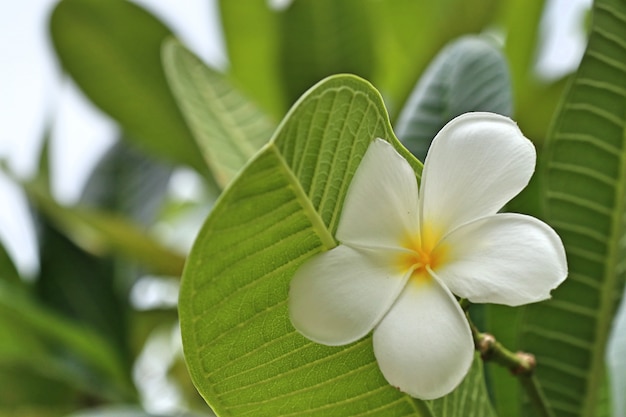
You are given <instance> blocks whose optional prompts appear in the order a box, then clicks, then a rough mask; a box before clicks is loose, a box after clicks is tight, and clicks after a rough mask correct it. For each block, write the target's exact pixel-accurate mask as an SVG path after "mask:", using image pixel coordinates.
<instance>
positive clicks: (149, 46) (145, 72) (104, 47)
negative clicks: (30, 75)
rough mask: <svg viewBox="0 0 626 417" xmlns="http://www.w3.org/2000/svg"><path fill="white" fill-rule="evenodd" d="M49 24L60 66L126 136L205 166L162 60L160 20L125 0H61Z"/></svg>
mask: <svg viewBox="0 0 626 417" xmlns="http://www.w3.org/2000/svg"><path fill="white" fill-rule="evenodd" d="M50 31H51V34H52V40H53V43H54V46H55V49H56V52H57V55H58V57H59V59H60V61H61V63H62V65H63V68H64V69H65V70H66V71H67V72H68V73H69V74H70V75H71V76H72V79H73V80H74V81H75V82H76V83H77V84H78V85H79V86H80V88H81V89H82V90H83V92H85V94H86V95H87V96H88V97H89V99H90V100H92V101H93V102H94V103H95V104H96V105H97V106H98V107H100V108H101V109H102V110H104V111H105V112H106V113H107V114H109V115H110V116H111V117H113V118H114V119H115V120H116V121H117V122H118V123H119V124H120V125H121V126H123V128H124V129H125V130H126V131H127V132H128V134H129V137H128V138H129V139H130V140H132V141H135V142H136V143H137V144H138V145H139V146H141V148H142V149H144V150H147V151H149V152H152V153H154V154H155V155H158V156H159V157H162V158H166V159H168V160H170V161H171V162H176V163H183V164H187V165H189V166H191V167H193V168H195V169H196V170H198V171H199V172H200V173H204V174H206V167H205V165H204V161H203V160H202V157H201V154H200V153H199V152H198V146H197V145H196V144H195V142H194V140H193V137H192V136H191V132H190V131H189V129H188V128H187V125H186V124H185V121H184V120H183V118H182V115H181V113H180V111H179V110H178V107H177V105H176V102H175V101H174V97H173V96H172V94H171V92H170V90H169V88H168V86H167V82H166V79H165V74H164V71H163V67H162V66H161V44H162V42H163V41H164V40H165V39H167V38H169V37H171V36H172V33H171V31H170V30H169V29H168V28H167V27H166V26H165V25H164V24H163V23H161V22H160V21H159V20H158V19H156V18H155V17H153V16H152V15H151V14H149V13H147V12H146V11H144V10H143V9H142V8H140V7H137V6H135V5H134V4H133V3H131V2H128V1H124V0H110V1H104V2H103V1H99V0H62V1H60V2H59V3H58V4H57V6H56V7H55V9H54V12H53V14H52V16H51V19H50Z"/></svg>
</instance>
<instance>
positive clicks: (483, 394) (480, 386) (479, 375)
mask: <svg viewBox="0 0 626 417" xmlns="http://www.w3.org/2000/svg"><path fill="white" fill-rule="evenodd" d="M431 408H432V412H433V415H434V416H436V417H459V416H464V417H472V416H473V417H495V413H494V411H493V408H492V407H491V402H490V401H489V396H488V395H487V388H486V386H485V380H484V375H483V361H482V360H481V359H480V355H479V354H478V353H476V354H475V355H474V362H473V363H472V368H471V369H470V371H469V373H468V375H467V376H466V377H465V379H464V380H463V382H462V383H461V385H459V387H458V388H456V389H455V390H454V391H453V392H452V393H451V394H448V395H446V396H445V397H443V398H440V399H438V400H434V401H431ZM507 417H510V416H508V415H507Z"/></svg>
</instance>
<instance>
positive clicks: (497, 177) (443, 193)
mask: <svg viewBox="0 0 626 417" xmlns="http://www.w3.org/2000/svg"><path fill="white" fill-rule="evenodd" d="M535 159H536V154H535V148H534V147H533V145H532V143H531V142H530V141H529V140H528V139H526V138H525V137H524V135H523V134H522V132H520V130H519V128H518V127H517V125H516V124H515V122H513V121H512V120H511V119H509V118H507V117H504V116H500V115H497V114H493V113H466V114H464V115H461V116H459V117H457V118H455V119H454V120H452V121H451V122H449V123H448V124H447V125H446V126H444V128H443V129H441V131H440V132H439V133H438V134H437V136H436V137H435V139H434V140H433V143H432V145H431V147H430V150H429V151H428V156H427V157H426V161H425V164H424V171H423V173H422V186H421V197H420V203H421V205H422V219H423V222H424V223H429V224H431V225H432V226H433V227H437V228H438V229H440V230H442V231H443V233H444V234H445V231H450V230H452V229H454V228H455V227H458V226H460V225H462V224H464V223H467V222H469V221H472V220H475V219H477V218H480V217H483V216H487V215H491V214H495V213H496V212H497V211H498V210H499V209H500V208H502V206H503V205H504V204H505V203H506V202H508V201H509V200H510V199H511V198H513V197H514V196H515V195H517V194H518V193H519V192H520V191H521V190H522V189H523V188H524V187H525V186H526V185H527V184H528V181H529V180H530V177H531V176H532V173H533V171H534V169H535Z"/></svg>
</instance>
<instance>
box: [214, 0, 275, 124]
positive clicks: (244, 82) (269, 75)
mask: <svg viewBox="0 0 626 417" xmlns="http://www.w3.org/2000/svg"><path fill="white" fill-rule="evenodd" d="M219 8H220V16H221V18H222V19H221V22H222V29H223V32H224V42H225V44H226V50H227V52H228V60H229V61H230V71H229V73H230V75H232V77H233V78H234V79H235V80H236V81H237V84H238V85H239V86H241V89H242V91H243V92H245V93H246V94H249V95H250V97H252V98H253V99H254V101H255V102H256V103H258V104H259V106H261V107H262V108H263V109H264V110H265V111H267V112H268V113H269V114H270V115H271V116H272V117H273V118H275V120H278V119H279V118H281V117H283V116H284V115H285V111H286V108H287V105H286V103H285V96H284V91H283V85H282V81H281V79H280V76H279V73H278V56H279V27H278V18H279V16H278V14H277V13H276V12H275V11H274V10H272V9H271V8H270V7H269V5H268V1H267V0H220V1H219Z"/></svg>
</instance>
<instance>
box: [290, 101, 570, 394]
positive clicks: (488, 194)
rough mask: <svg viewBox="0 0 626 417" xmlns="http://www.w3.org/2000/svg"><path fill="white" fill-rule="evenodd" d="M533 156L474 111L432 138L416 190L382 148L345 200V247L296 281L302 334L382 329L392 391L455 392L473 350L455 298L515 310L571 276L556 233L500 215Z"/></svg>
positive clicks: (508, 128) (512, 132) (491, 118)
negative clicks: (508, 307) (506, 306)
mask: <svg viewBox="0 0 626 417" xmlns="http://www.w3.org/2000/svg"><path fill="white" fill-rule="evenodd" d="M535 158H536V157H535V149H534V147H533V145H532V144H531V142H530V141H529V140H528V139H526V138H525V137H524V135H523V134H522V133H521V132H520V130H519V129H518V127H517V125H516V124H515V123H514V122H513V121H511V120H510V119H508V118H506V117H503V116H498V115H495V114H490V113H468V114H465V115H462V116H460V117H457V118H456V119H454V120H452V121H451V122H450V123H448V124H447V125H446V126H445V127H444V128H443V129H442V130H441V131H440V132H439V133H438V134H437V136H436V137H435V139H434V140H433V143H432V145H431V147H430V150H429V153H428V156H427V158H426V162H425V165H424V170H423V174H422V181H421V186H420V190H419V192H418V185H417V181H416V178H415V173H414V172H413V169H412V168H411V166H410V165H409V163H408V162H407V161H406V160H405V159H404V158H402V156H400V154H398V153H397V152H396V150H395V149H394V148H393V147H392V146H391V145H390V144H389V143H387V142H385V141H383V140H382V139H376V140H374V142H372V144H371V145H370V147H369V148H368V150H367V152H366V153H365V155H364V157H363V160H362V161H361V164H360V165H359V167H358V169H357V171H356V173H355V174H354V177H353V180H352V183H351V184H350V187H349V189H348V193H347V195H346V198H345V202H344V207H343V211H342V214H341V219H340V222H339V226H338V229H337V233H336V238H337V239H338V240H339V242H340V245H339V246H337V247H335V248H334V249H332V250H330V251H327V252H324V253H321V254H319V255H317V256H315V257H313V258H312V259H311V260H309V261H308V262H306V263H305V264H304V265H303V266H302V267H301V268H300V269H299V270H298V271H297V272H296V274H295V276H294V278H293V280H292V283H291V289H290V294H289V311H290V316H291V321H292V323H293V325H294V327H295V328H296V329H297V330H298V331H299V332H301V333H302V334H303V335H304V336H306V337H307V338H309V339H310V340H312V341H314V342H317V343H321V344H325V345H331V346H336V345H345V344H348V343H352V342H354V341H356V340H358V339H360V338H362V337H363V336H365V335H367V334H368V333H369V332H370V331H372V330H373V331H374V333H373V343H374V354H375V356H376V359H377V361H378V365H379V367H380V369H381V371H382V373H383V375H384V376H385V378H386V379H387V381H388V382H389V383H390V384H392V385H394V386H396V387H398V388H399V389H400V390H401V391H403V392H406V393H407V394H409V395H411V396H413V397H417V398H422V399H433V398H438V397H441V396H443V395H445V394H447V393H449V392H450V391H452V390H453V389H454V388H455V387H456V386H457V385H458V384H459V383H460V382H461V381H462V379H463V378H464V376H465V375H466V374H467V372H468V370H469V368H470V365H471V363H472V359H473V350H474V343H473V340H472V334H471V331H470V328H469V325H468V322H467V320H466V318H465V316H464V314H463V311H462V310H461V308H460V307H459V304H458V302H457V300H456V298H455V297H454V295H453V294H456V295H457V296H459V297H463V298H467V299H469V300H470V301H472V302H492V303H501V304H507V305H512V306H516V305H520V304H526V303H532V302H536V301H540V300H544V299H547V298H549V297H550V291H551V290H552V289H554V288H555V287H557V286H558V285H559V284H560V283H561V282H562V281H563V280H564V279H565V277H566V275H567V264H566V259H565V251H564V248H563V244H562V243H561V240H560V238H559V237H558V236H557V234H556V233H555V232H554V231H553V230H552V229H551V228H550V227H549V226H548V225H546V224H545V223H543V222H541V221H539V220H537V219H535V218H533V217H529V216H525V215H521V214H512V213H498V210H500V209H501V208H502V206H503V205H504V204H505V203H506V202H508V201H509V200H510V199H511V198H513V197H514V196H515V195H517V194H518V193H519V192H520V191H521V190H522V189H523V188H524V187H525V186H526V185H527V183H528V181H529V180H530V177H531V175H532V173H533V171H534V168H535Z"/></svg>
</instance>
